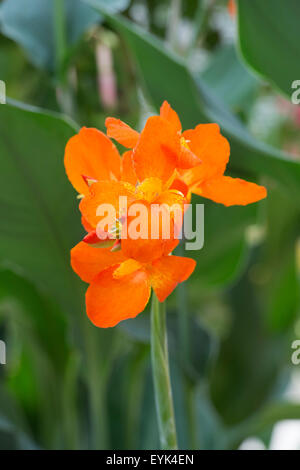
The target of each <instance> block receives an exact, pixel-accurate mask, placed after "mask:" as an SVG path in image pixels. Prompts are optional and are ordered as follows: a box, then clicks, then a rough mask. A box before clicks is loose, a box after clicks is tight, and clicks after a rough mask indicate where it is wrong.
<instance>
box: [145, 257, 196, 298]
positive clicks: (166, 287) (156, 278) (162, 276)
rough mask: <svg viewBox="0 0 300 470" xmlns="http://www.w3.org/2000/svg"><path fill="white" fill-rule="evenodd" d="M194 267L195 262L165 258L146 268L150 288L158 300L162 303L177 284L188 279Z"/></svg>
mask: <svg viewBox="0 0 300 470" xmlns="http://www.w3.org/2000/svg"><path fill="white" fill-rule="evenodd" d="M195 266H196V261H195V260H193V259H191V258H183V257H181V256H165V257H163V258H161V259H159V260H157V261H154V262H153V263H152V265H149V266H147V272H148V273H149V276H150V282H151V286H152V287H153V289H154V292H155V294H156V295H157V297H158V300H159V301H160V302H163V301H164V300H165V299H166V298H167V297H168V296H169V295H170V294H171V292H173V290H174V289H175V287H176V286H177V284H179V283H180V282H183V281H185V280H186V279H187V278H188V277H190V275H191V274H192V272H193V271H194V269H195Z"/></svg>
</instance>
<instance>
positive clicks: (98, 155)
mask: <svg viewBox="0 0 300 470" xmlns="http://www.w3.org/2000/svg"><path fill="white" fill-rule="evenodd" d="M120 162H121V159H120V155H119V152H118V150H117V149H116V147H115V146H114V144H113V143H112V142H111V141H110V140H109V138H108V137H106V135H105V134H103V133H102V132H100V131H98V130H97V129H92V128H86V127H83V128H82V129H81V130H80V132H79V134H77V135H75V136H73V137H71V139H70V140H69V141H68V143H67V145H66V150H65V169H66V173H67V175H68V178H69V180H70V181H71V183H72V185H73V186H74V188H75V189H76V190H77V191H78V192H79V193H81V194H88V192H89V188H88V185H87V184H86V183H85V182H84V179H83V177H82V175H88V176H89V177H90V178H94V179H96V180H105V179H108V180H110V179H115V180H116V179H119V178H120Z"/></svg>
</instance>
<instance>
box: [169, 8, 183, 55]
mask: <svg viewBox="0 0 300 470" xmlns="http://www.w3.org/2000/svg"><path fill="white" fill-rule="evenodd" d="M180 15H181V0H172V1H171V6H170V13H169V19H168V28H167V43H168V44H169V45H170V46H171V47H172V49H176V46H177V38H178V25H179V21H180Z"/></svg>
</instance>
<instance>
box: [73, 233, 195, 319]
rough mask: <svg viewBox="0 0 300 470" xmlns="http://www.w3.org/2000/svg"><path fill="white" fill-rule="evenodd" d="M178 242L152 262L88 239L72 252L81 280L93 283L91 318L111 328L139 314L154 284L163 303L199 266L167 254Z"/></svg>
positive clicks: (89, 298)
mask: <svg viewBox="0 0 300 470" xmlns="http://www.w3.org/2000/svg"><path fill="white" fill-rule="evenodd" d="M177 243H178V241H176V242H173V247H171V246H170V245H169V247H168V250H167V251H165V252H164V253H163V255H162V256H161V257H160V258H159V259H156V260H152V261H151V262H148V263H141V262H139V261H136V260H135V259H131V258H129V259H128V258H126V257H125V255H124V253H123V250H121V251H119V252H115V253H112V252H111V251H110V249H109V248H103V249H99V248H94V247H92V246H89V245H87V244H86V243H84V242H80V243H79V244H78V245H76V246H75V247H74V248H73V249H72V251H71V264H72V267H73V269H74V271H75V272H76V273H77V274H78V275H79V276H80V277H81V279H82V280H83V281H85V282H88V283H90V286H89V288H88V290H87V293H86V309H87V315H88V317H89V319H90V320H91V321H92V322H93V323H94V324H95V325H96V326H98V327H102V328H107V327H110V326H115V325H116V324H117V323H119V322H120V321H122V320H125V319H128V318H134V317H136V316H137V315H138V314H139V313H141V312H142V311H143V310H144V309H145V307H146V305H147V303H148V300H149V297H150V293H151V287H152V288H153V290H154V292H155V294H156V295H157V297H158V299H159V300H160V302H163V301H164V300H165V299H166V297H168V295H170V294H171V292H172V291H173V290H174V289H175V287H176V286H177V284H178V283H179V282H183V281H185V280H186V279H187V278H188V277H189V276H190V275H191V274H192V272H193V270H194V268H195V265H196V262H195V261H194V260H193V259H190V258H182V257H179V256H167V254H168V251H169V250H170V249H172V248H173V249H174V248H175V245H176V244H177Z"/></svg>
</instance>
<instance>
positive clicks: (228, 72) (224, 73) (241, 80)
mask: <svg viewBox="0 0 300 470" xmlns="http://www.w3.org/2000/svg"><path fill="white" fill-rule="evenodd" d="M200 78H202V80H203V81H204V82H205V83H206V84H207V86H208V88H209V89H210V90H211V91H212V92H214V93H215V95H216V96H217V97H218V99H219V100H220V101H221V102H223V103H224V104H225V105H227V106H228V107H229V108H230V109H232V110H233V111H235V112H236V111H240V110H241V109H246V108H247V107H248V106H249V103H250V102H251V99H252V98H253V97H254V95H255V92H256V90H257V88H258V84H259V82H258V80H257V79H256V78H255V77H254V76H253V75H252V74H251V73H249V72H248V70H247V69H246V67H245V66H244V65H243V63H242V62H241V61H240V59H239V57H238V55H237V53H236V50H235V47H234V46H233V45H229V46H228V45H227V46H223V47H221V48H220V49H218V50H217V51H216V52H215V53H214V54H212V58H211V60H210V62H209V64H208V66H207V68H206V69H205V70H204V72H202V74H201V76H200ZM233 83H234V86H233Z"/></svg>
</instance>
